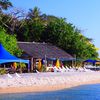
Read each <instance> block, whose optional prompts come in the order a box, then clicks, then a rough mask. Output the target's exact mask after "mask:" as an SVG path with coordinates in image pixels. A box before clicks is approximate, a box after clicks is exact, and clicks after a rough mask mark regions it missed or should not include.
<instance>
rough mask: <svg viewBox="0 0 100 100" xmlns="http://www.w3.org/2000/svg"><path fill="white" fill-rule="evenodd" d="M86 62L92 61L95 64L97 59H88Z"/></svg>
mask: <svg viewBox="0 0 100 100" xmlns="http://www.w3.org/2000/svg"><path fill="white" fill-rule="evenodd" d="M84 62H90V63H93V64H95V63H96V62H97V60H92V59H87V60H85V61H84Z"/></svg>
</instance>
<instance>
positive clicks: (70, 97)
mask: <svg viewBox="0 0 100 100" xmlns="http://www.w3.org/2000/svg"><path fill="white" fill-rule="evenodd" d="M0 100H100V84H95V85H84V86H78V87H74V88H70V89H65V90H60V91H53V92H42V93H20V94H4V95H0Z"/></svg>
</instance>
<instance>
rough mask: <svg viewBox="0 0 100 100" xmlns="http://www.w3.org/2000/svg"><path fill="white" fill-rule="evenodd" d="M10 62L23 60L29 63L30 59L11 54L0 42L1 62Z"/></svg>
mask: <svg viewBox="0 0 100 100" xmlns="http://www.w3.org/2000/svg"><path fill="white" fill-rule="evenodd" d="M8 62H23V63H27V64H29V60H23V59H20V58H17V57H15V56H13V55H11V54H10V53H9V52H8V51H7V50H5V49H4V47H3V46H2V44H0V64H2V63H8Z"/></svg>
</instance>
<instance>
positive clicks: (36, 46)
mask: <svg viewBox="0 0 100 100" xmlns="http://www.w3.org/2000/svg"><path fill="white" fill-rule="evenodd" d="M18 46H19V48H20V49H21V50H23V54H22V58H24V59H29V60H30V66H31V67H30V70H31V71H33V70H34V69H35V67H36V64H37V60H38V63H39V61H42V62H44V63H45V66H47V64H48V62H49V61H54V60H57V59H60V60H66V61H68V60H73V57H72V56H71V55H70V54H68V53H67V52H65V51H64V50H62V49H60V48H58V47H56V46H54V45H52V44H47V43H37V42H18Z"/></svg>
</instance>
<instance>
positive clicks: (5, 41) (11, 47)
mask: <svg viewBox="0 0 100 100" xmlns="http://www.w3.org/2000/svg"><path fill="white" fill-rule="evenodd" d="M0 43H1V44H2V45H3V46H4V47H5V49H6V50H7V51H9V52H10V53H11V54H13V55H17V56H20V55H21V50H20V49H19V48H18V46H17V40H16V36H15V35H9V34H6V31H5V30H4V29H2V28H0Z"/></svg>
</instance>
